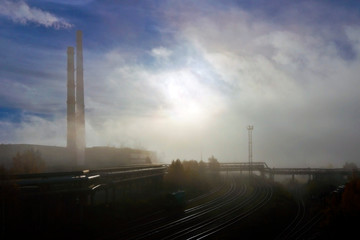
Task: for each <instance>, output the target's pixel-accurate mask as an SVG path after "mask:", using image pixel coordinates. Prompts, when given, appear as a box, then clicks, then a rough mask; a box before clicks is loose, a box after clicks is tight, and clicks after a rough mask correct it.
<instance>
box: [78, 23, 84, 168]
mask: <svg viewBox="0 0 360 240" xmlns="http://www.w3.org/2000/svg"><path fill="white" fill-rule="evenodd" d="M84 109H85V104H84V78H83V51H82V32H81V31H80V30H78V31H77V32H76V130H77V131H76V148H77V163H78V165H84V164H85V110H84Z"/></svg>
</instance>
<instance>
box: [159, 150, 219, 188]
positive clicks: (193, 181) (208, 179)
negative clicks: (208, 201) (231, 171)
mask: <svg viewBox="0 0 360 240" xmlns="http://www.w3.org/2000/svg"><path fill="white" fill-rule="evenodd" d="M219 172H220V164H219V162H218V160H217V159H216V158H215V157H214V156H212V157H210V158H209V159H208V162H207V163H206V162H204V161H200V162H198V161H196V160H189V161H187V160H183V161H180V159H177V160H173V161H172V162H171V164H170V166H169V168H168V172H167V174H166V175H165V178H164V183H165V186H166V188H167V189H168V190H180V189H187V190H190V191H191V190H193V191H199V190H207V189H208V188H209V187H210V185H211V184H212V183H213V182H214V181H216V180H217V179H218V177H219Z"/></svg>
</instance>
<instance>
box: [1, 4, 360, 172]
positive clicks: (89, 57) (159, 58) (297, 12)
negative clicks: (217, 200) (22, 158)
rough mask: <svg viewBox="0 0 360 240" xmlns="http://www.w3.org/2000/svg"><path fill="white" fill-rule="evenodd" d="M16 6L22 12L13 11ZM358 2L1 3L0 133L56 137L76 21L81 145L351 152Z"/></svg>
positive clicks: (301, 162)
mask: <svg viewBox="0 0 360 240" xmlns="http://www.w3.org/2000/svg"><path fill="white" fill-rule="evenodd" d="M22 8H26V9H28V11H27V12H26V11H22V10H21V9H22ZM359 10H360V5H359V4H358V3H357V2H355V1H348V2H347V3H346V4H345V3H340V2H336V1H334V2H328V1H304V2H301V3H286V4H285V3H284V2H283V1H280V0H279V1H272V2H271V3H269V2H268V1H258V2H256V3H254V2H252V1H243V2H241V3H237V2H235V1H231V0H226V1H221V3H220V2H218V1H212V0H209V1H197V2H193V1H167V0H161V1H160V2H155V1H149V2H146V3H135V2H133V1H126V2H124V3H123V4H116V3H111V2H102V1H95V0H94V1H92V0H88V1H74V2H73V1H58V0H52V1H24V0H20V1H9V0H4V1H2V2H1V3H0V24H1V27H2V31H1V33H0V41H1V42H2V44H1V53H0V56H1V58H0V59H1V60H0V63H1V64H0V100H1V101H0V144H8V143H13V144H20V143H23V144H40V145H53V146H66V50H67V47H68V46H71V45H74V42H75V41H74V39H75V33H76V31H77V30H82V32H83V49H84V54H83V57H84V88H85V89H84V93H85V116H86V119H85V129H86V147H93V146H111V147H130V148H141V149H147V150H150V151H155V152H157V156H158V160H159V161H161V162H165V163H170V162H171V161H172V160H175V159H181V160H191V159H195V160H200V159H201V158H203V160H204V161H206V160H207V159H208V158H209V157H210V156H212V155H213V156H215V157H216V158H217V159H218V160H219V162H235V161H237V162H239V161H241V162H245V161H247V160H248V132H247V129H246V128H247V126H248V125H254V130H253V161H262V162H266V163H267V164H268V165H269V166H271V167H280V166H288V167H320V166H321V167H330V166H333V167H342V166H343V165H344V164H345V163H346V162H354V163H356V164H357V165H359V164H360V160H359V159H360V152H359V151H358V146H357V145H358V143H359V142H360V128H359V124H358V119H359V118H360V112H359V111H358V104H359V102H360V95H359V94H358V89H359V87H360V81H359V76H360V68H359V67H358V66H359V64H360V58H359V54H360V26H359V22H360V12H359Z"/></svg>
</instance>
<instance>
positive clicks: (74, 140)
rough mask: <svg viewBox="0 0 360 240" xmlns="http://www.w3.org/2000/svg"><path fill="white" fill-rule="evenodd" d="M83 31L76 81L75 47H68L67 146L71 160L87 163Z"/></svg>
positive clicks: (78, 42) (79, 36)
mask: <svg viewBox="0 0 360 240" xmlns="http://www.w3.org/2000/svg"><path fill="white" fill-rule="evenodd" d="M83 72H84V70H83V53H82V32H81V31H80V30H78V31H77V32H76V82H75V79H74V75H75V74H74V73H75V69H74V48H73V47H68V49H67V144H66V145H67V148H68V151H69V154H70V158H71V161H73V162H74V163H76V164H77V165H78V166H83V165H84V164H85V110H84V109H85V104H84V77H83Z"/></svg>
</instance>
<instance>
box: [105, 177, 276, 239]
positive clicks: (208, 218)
mask: <svg viewBox="0 0 360 240" xmlns="http://www.w3.org/2000/svg"><path fill="white" fill-rule="evenodd" d="M219 193H222V194H219ZM272 193H273V192H272V187H271V186H270V185H268V184H264V183H262V182H260V181H255V183H253V184H251V185H249V184H244V183H241V182H239V181H238V180H236V179H234V178H231V179H230V180H229V182H228V183H227V184H226V188H225V189H224V186H222V188H216V189H214V190H213V191H211V192H210V193H208V194H204V195H201V196H198V197H196V198H194V199H191V200H189V202H190V203H194V202H201V204H198V205H196V206H193V207H191V208H188V209H186V210H185V211H184V212H183V214H182V215H180V216H176V217H166V216H165V217H159V218H158V219H154V220H152V221H149V222H146V223H144V224H139V225H137V226H136V227H133V228H132V229H128V230H127V231H122V232H119V233H117V234H114V235H112V236H108V237H105V238H103V239H203V238H208V237H210V236H213V235H215V234H221V231H223V230H224V229H227V228H228V227H231V226H232V225H234V224H236V223H237V222H239V221H241V220H243V219H245V218H246V217H248V216H250V215H251V214H252V213H254V212H256V211H257V210H259V209H260V208H261V207H262V206H264V205H265V204H266V203H267V202H268V201H269V200H270V199H271V197H272ZM214 196H215V197H214ZM204 199H208V201H205V202H204Z"/></svg>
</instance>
